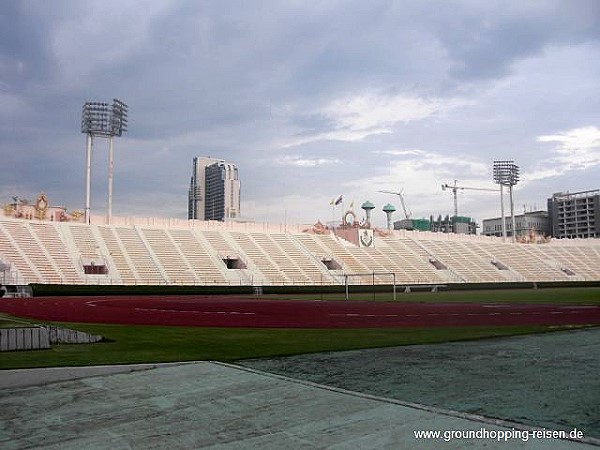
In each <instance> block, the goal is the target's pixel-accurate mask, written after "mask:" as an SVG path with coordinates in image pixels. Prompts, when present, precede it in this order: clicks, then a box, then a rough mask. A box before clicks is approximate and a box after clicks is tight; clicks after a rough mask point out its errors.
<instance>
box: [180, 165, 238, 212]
mask: <svg viewBox="0 0 600 450" xmlns="http://www.w3.org/2000/svg"><path fill="white" fill-rule="evenodd" d="M240 193H241V184H240V181H239V177H238V168H237V166H236V165H235V164H232V163H229V162H226V161H225V160H222V159H217V158H211V157H204V156H198V157H196V158H194V160H193V164H192V177H191V180H190V188H189V192H188V219H196V220H218V221H226V220H229V219H236V218H239V217H240Z"/></svg>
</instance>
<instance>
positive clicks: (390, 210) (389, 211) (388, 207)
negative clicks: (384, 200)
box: [383, 203, 396, 230]
mask: <svg viewBox="0 0 600 450" xmlns="http://www.w3.org/2000/svg"><path fill="white" fill-rule="evenodd" d="M394 211H396V207H395V206H394V205H392V204H391V203H388V204H387V205H385V206H384V207H383V212H384V213H385V215H386V216H387V228H388V230H391V229H392V214H394Z"/></svg>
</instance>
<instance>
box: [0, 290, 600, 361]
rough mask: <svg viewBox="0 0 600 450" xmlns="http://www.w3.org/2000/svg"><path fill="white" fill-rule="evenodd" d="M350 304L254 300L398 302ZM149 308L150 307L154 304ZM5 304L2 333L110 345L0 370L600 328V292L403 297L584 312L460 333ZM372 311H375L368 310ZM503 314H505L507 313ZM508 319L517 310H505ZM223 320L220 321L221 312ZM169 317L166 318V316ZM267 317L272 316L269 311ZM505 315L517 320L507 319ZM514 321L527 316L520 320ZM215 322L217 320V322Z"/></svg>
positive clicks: (29, 354) (226, 357)
mask: <svg viewBox="0 0 600 450" xmlns="http://www.w3.org/2000/svg"><path fill="white" fill-rule="evenodd" d="M343 298H344V297H343V295H339V294H338V295H326V294H315V295H311V296H307V295H295V296H290V295H285V296H284V295H278V296H262V297H252V299H250V300H252V302H254V303H257V300H258V301H259V303H261V302H264V304H265V305H275V303H272V302H277V304H279V303H281V302H283V304H285V305H286V307H289V306H291V307H292V309H291V311H292V312H293V304H294V302H298V305H299V304H300V303H307V302H310V303H312V304H314V305H315V306H316V307H319V308H321V307H322V305H328V304H330V303H332V302H335V303H344V304H347V305H349V306H350V304H351V305H352V306H354V305H359V304H364V303H365V302H373V301H374V302H375V303H371V304H372V305H373V308H375V307H376V306H377V305H376V304H380V303H383V304H385V305H384V306H386V305H387V304H388V303H391V302H392V296H391V293H374V294H370V293H363V294H358V293H356V294H353V295H352V296H351V301H350V302H343ZM98 299H100V300H96V301H98V302H100V301H101V299H102V297H99V298H98ZM161 299H162V300H163V301H164V300H165V299H169V297H161ZM155 300H156V299H155ZM36 301H38V300H37V299H36V298H34V299H29V300H26V299H25V300H23V302H29V306H31V308H32V310H35V304H36ZM52 301H53V302H55V303H56V308H57V309H60V306H61V305H60V302H61V301H62V300H61V299H60V298H54V299H53V300H52ZM65 301H66V299H65ZM93 301H94V299H89V298H88V303H89V302H93ZM212 301H213V302H214V301H217V302H218V299H217V298H214V297H213V300H212ZM148 302H149V303H151V301H150V300H148ZM191 302H194V300H193V299H189V300H187V303H186V304H187V305H189V304H190V303H191ZM198 303H202V301H200V300H199V301H198ZM5 304H7V303H5V300H2V301H0V311H2V312H4V313H5V315H4V318H3V319H2V318H0V325H2V326H7V325H8V326H12V325H15V324H18V325H23V322H30V323H37V324H43V323H53V324H59V325H61V326H63V327H65V328H71V329H77V330H81V331H86V332H89V333H92V334H99V335H101V336H103V337H104V340H103V341H102V342H100V343H97V344H89V345H82V344H79V345H56V346H53V347H52V348H51V349H48V350H39V351H22V352H5V353H3V354H2V357H1V358H0V369H9V368H29V367H53V366H83V365H103V364H128V363H150V362H172V361H198V360H212V361H223V362H231V361H237V360H242V359H249V358H271V357H279V356H290V355H299V354H307V353H320V352H332V351H345V350H359V349H372V348H382V347H395V346H405V345H414V344H432V343H442V342H454V341H466V340H474V339H485V338H493V337H502V336H513V335H523V334H531V333H542V332H550V331H556V330H565V329H574V328H583V327H590V326H598V325H599V324H600V321H599V320H598V311H599V309H600V288H596V287H592V288H555V289H554V288H553V289H530V290H486V291H450V292H437V293H430V292H413V293H410V294H404V293H398V294H397V297H396V301H395V302H394V304H395V305H393V306H394V307H396V306H399V305H417V306H418V305H429V307H435V308H438V307H440V308H442V307H443V305H446V307H447V305H456V304H466V305H468V304H476V305H484V306H488V307H490V308H502V307H503V305H505V306H506V308H511V307H525V306H527V305H540V306H545V305H553V306H554V307H557V308H562V307H565V308H566V307H572V308H580V309H575V310H573V311H574V312H577V313H578V314H577V315H571V316H566V315H563V316H561V315H560V314H559V313H560V312H561V311H560V310H555V311H554V312H552V311H551V312H550V314H554V313H556V315H555V316H554V317H556V321H555V322H550V323H536V322H532V323H518V324H516V323H509V322H507V324H494V323H491V324H487V325H481V324H478V322H477V321H475V320H474V321H473V324H472V325H471V324H467V325H465V324H464V323H461V325H454V326H444V323H443V320H442V322H440V320H441V319H438V322H436V324H435V326H426V325H422V324H421V325H418V326H416V325H415V326H411V325H408V326H407V325H395V326H385V322H381V323H383V326H381V325H379V326H370V325H368V326H363V325H361V324H360V323H359V322H357V326H356V327H351V326H344V327H335V328H324V327H310V328H301V327H281V328H280V327H264V328H263V327H254V326H246V327H235V326H227V327H225V326H219V327H215V326H182V325H177V326H165V325H145V324H115V323H94V317H93V316H92V317H89V315H88V316H86V317H85V322H83V321H81V322H80V321H62V320H61V321H60V322H59V323H57V321H56V320H50V321H48V320H40V319H39V318H37V319H34V318H31V317H32V316H31V315H27V314H24V315H19V317H17V318H16V319H17V320H19V322H18V323H15V322H13V320H14V319H15V317H14V315H13V316H9V315H6V313H7V309H6V308H4V307H3V306H2V305H5ZM65 304H66V303H65ZM438 305H439V306H438ZM361 307H365V306H361ZM366 308H367V309H368V305H367V306H366ZM138 309H140V308H138ZM499 310H500V311H503V310H502V309H499ZM490 311H491V309H490ZM506 311H510V310H509V309H506ZM518 311H521V310H518ZM532 311H533V312H532V313H531V314H536V313H537V312H536V311H537V310H535V309H534V310H532ZM178 312H179V313H180V315H186V311H184V310H180V311H178ZM217 312H218V313H221V312H222V311H217ZM155 313H156V312H155ZM192 313H194V311H191V312H189V314H188V315H191V314H192ZM196 313H197V311H196ZM166 314H167V313H166V312H165V313H164V315H166ZM264 314H266V315H268V310H267V312H266V313H264ZM434 314H438V315H439V313H435V312H434V313H432V314H431V315H434ZM448 314H449V316H448V320H449V321H450V320H451V319H452V318H451V317H450V315H452V314H457V313H452V312H451V313H448ZM468 314H472V313H468ZM490 314H497V315H498V316H502V314H500V313H495V312H491V313H490ZM504 314H511V313H510V312H506V313H504ZM513 314H525V313H523V312H515V313H513ZM213 315H215V316H217V315H218V314H216V313H215V314H213ZM347 315H348V314H347ZM33 316H35V314H34V315H33ZM221 316H222V314H221ZM515 317H516V316H515ZM559 318H560V320H559ZM571 318H572V319H571ZM250 319H251V317H250ZM350 319H352V320H356V318H354V317H350ZM442 319H443V317H442ZM575 319H577V320H575ZM99 322H101V321H99ZM378 323H380V322H378ZM449 323H451V322H449ZM350 324H351V322H350Z"/></svg>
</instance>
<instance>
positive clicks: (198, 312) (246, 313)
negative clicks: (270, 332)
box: [134, 308, 256, 316]
mask: <svg viewBox="0 0 600 450" xmlns="http://www.w3.org/2000/svg"><path fill="white" fill-rule="evenodd" d="M134 310H135V311H150V312H166V313H184V314H227V315H232V316H235V315H246V316H254V315H256V313H253V312H245V311H188V310H183V309H157V308H134Z"/></svg>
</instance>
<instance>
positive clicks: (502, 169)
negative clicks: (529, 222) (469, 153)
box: [493, 160, 519, 242]
mask: <svg viewBox="0 0 600 450" xmlns="http://www.w3.org/2000/svg"><path fill="white" fill-rule="evenodd" d="M493 172H494V183H496V184H499V185H500V209H501V215H502V237H503V239H504V240H506V220H505V218H504V195H503V192H502V186H508V191H509V194H510V217H511V223H512V242H515V234H516V232H517V229H516V223H515V208H514V201H513V186H515V185H516V184H517V183H518V182H519V166H517V165H516V164H515V162H514V161H512V160H510V161H494V168H493Z"/></svg>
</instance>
